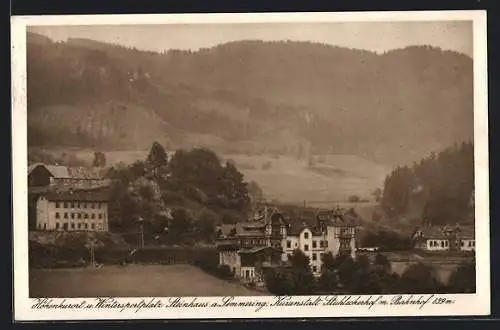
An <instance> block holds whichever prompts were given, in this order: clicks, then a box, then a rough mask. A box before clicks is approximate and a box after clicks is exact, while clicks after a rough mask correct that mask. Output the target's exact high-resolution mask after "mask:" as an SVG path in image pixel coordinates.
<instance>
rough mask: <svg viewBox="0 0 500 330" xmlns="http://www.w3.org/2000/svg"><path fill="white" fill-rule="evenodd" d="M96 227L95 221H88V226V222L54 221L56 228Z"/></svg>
mask: <svg viewBox="0 0 500 330" xmlns="http://www.w3.org/2000/svg"><path fill="white" fill-rule="evenodd" d="M70 228H71V229H89V228H90V229H96V224H95V223H93V222H92V223H90V226H89V224H88V223H74V222H71V223H67V222H64V223H59V222H56V229H64V230H68V229H70Z"/></svg>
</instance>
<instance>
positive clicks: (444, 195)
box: [381, 142, 474, 225]
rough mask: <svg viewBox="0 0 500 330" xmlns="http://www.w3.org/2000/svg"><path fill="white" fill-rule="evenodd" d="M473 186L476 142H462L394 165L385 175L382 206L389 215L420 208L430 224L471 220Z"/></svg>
mask: <svg viewBox="0 0 500 330" xmlns="http://www.w3.org/2000/svg"><path fill="white" fill-rule="evenodd" d="M473 190H474V146H473V144H472V142H463V143H461V144H455V145H454V146H452V147H450V148H447V149H445V150H443V151H441V152H439V153H438V154H436V153H431V154H430V155H429V156H428V157H426V158H424V159H422V160H421V161H420V162H415V163H414V164H413V165H412V166H399V167H397V168H395V169H394V170H393V171H392V173H390V174H389V175H388V176H387V177H386V179H385V182H384V190H383V196H382V198H381V206H382V208H383V210H384V212H385V214H386V215H387V216H388V217H390V218H398V217H401V216H405V215H406V214H409V213H414V211H415V210H417V212H418V213H419V215H420V216H421V218H422V219H423V221H424V222H425V223H429V224H434V225H440V224H444V223H463V222H470V220H471V215H472V214H473V212H471V208H470V206H471V205H470V200H471V196H472V193H473Z"/></svg>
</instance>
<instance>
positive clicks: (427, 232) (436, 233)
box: [413, 225, 475, 239]
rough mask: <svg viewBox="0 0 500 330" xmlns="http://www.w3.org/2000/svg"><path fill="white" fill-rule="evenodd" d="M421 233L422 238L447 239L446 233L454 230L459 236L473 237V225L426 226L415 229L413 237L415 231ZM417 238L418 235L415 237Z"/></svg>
mask: <svg viewBox="0 0 500 330" xmlns="http://www.w3.org/2000/svg"><path fill="white" fill-rule="evenodd" d="M419 232H420V233H421V234H422V238H423V239H447V238H448V236H447V233H453V232H455V233H456V234H457V236H458V237H460V238H465V239H467V238H469V239H473V238H474V236H475V228H474V226H459V225H455V226H454V225H446V226H426V227H422V228H419V229H417V230H416V232H415V233H414V235H413V236H414V237H416V236H415V235H416V234H417V233H419ZM416 238H418V237H416Z"/></svg>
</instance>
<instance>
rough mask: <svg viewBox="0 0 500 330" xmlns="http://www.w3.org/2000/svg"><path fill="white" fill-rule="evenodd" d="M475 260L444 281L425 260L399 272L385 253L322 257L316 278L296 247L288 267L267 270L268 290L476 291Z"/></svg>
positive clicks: (280, 292)
mask: <svg viewBox="0 0 500 330" xmlns="http://www.w3.org/2000/svg"><path fill="white" fill-rule="evenodd" d="M475 276H476V272H475V262H474V261H472V262H464V263H463V264H460V265H459V266H458V267H457V268H456V269H455V270H454V271H453V272H452V274H451V275H450V277H449V279H448V282H447V283H443V282H442V281H441V280H440V279H439V278H438V276H437V274H436V269H435V268H434V267H433V266H431V265H429V264H425V263H422V262H419V263H415V264H412V265H410V266H408V268H407V269H406V270H405V271H404V272H403V273H402V274H401V275H399V274H398V273H396V272H394V271H393V270H392V265H391V263H390V261H389V260H388V259H387V257H386V256H384V255H382V254H377V255H376V256H375V258H374V260H373V261H371V260H370V259H369V258H368V257H367V256H365V255H360V256H358V257H357V258H356V259H353V258H352V257H351V256H350V255H337V256H334V255H333V254H332V253H331V252H330V253H326V254H324V256H323V265H322V269H321V275H320V277H319V278H315V276H314V275H313V273H312V272H311V269H310V265H309V257H307V256H306V255H305V254H304V253H303V252H302V251H300V250H295V251H294V253H293V254H292V256H291V258H290V265H289V266H288V267H278V268H269V269H266V270H265V271H264V281H265V283H266V286H267V289H268V290H269V292H271V293H272V294H276V295H310V294H397V293H400V294H409V293H414V294H415V293H416V294H418V293H420V294H427V293H473V292H475V290H476V287H475V285H476V277H475Z"/></svg>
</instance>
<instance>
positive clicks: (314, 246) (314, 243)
mask: <svg viewBox="0 0 500 330" xmlns="http://www.w3.org/2000/svg"><path fill="white" fill-rule="evenodd" d="M316 244H317V243H316V241H313V249H315V248H316Z"/></svg>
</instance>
